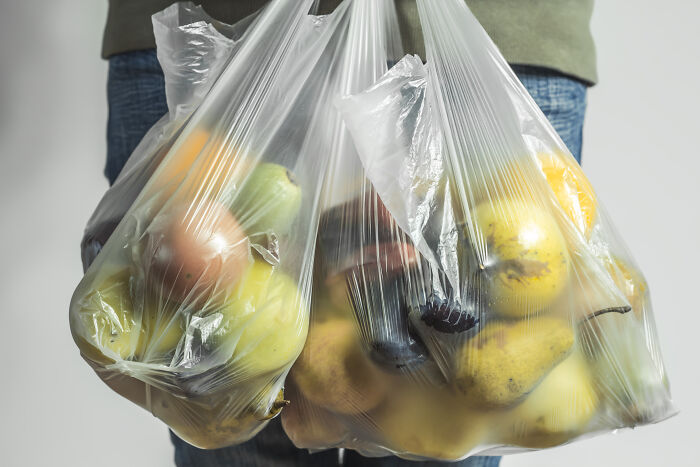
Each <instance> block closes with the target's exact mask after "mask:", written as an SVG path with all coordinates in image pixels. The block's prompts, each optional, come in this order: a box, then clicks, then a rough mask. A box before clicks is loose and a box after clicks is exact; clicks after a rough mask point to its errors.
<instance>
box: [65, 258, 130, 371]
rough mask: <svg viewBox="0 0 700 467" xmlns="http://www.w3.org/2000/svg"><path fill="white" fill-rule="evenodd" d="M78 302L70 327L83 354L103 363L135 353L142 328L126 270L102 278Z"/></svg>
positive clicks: (128, 356) (127, 357)
mask: <svg viewBox="0 0 700 467" xmlns="http://www.w3.org/2000/svg"><path fill="white" fill-rule="evenodd" d="M78 306H79V309H78V310H77V312H76V313H74V314H72V316H71V319H72V320H73V322H72V323H71V330H72V332H73V334H74V337H75V340H76V343H77V344H78V347H79V348H80V350H81V351H82V352H83V353H84V354H85V355H86V356H88V357H89V358H91V359H93V360H95V361H98V362H105V363H106V362H110V361H117V360H126V359H130V358H132V357H133V356H134V355H135V354H136V353H137V351H138V348H139V342H140V340H141V337H142V334H143V332H142V327H141V323H140V322H139V321H137V320H136V319H135V317H134V306H133V303H132V300H131V295H130V290H129V272H128V270H124V271H121V272H118V273H116V274H113V275H111V276H109V277H107V278H105V279H104V280H102V281H101V282H100V283H99V285H98V286H97V287H95V289H94V290H92V291H91V292H90V293H89V294H87V295H86V296H85V297H84V298H82V299H81V300H80V301H79V302H78Z"/></svg>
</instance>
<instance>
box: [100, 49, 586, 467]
mask: <svg viewBox="0 0 700 467" xmlns="http://www.w3.org/2000/svg"><path fill="white" fill-rule="evenodd" d="M515 70H516V73H517V74H518V76H519V77H520V79H521V81H522V82H523V84H524V85H525V87H526V88H527V89H528V91H530V93H531V94H532V96H533V98H534V99H535V101H536V102H537V104H538V105H539V106H540V108H541V109H542V110H543V111H544V113H545V115H546V116H547V118H549V120H550V121H551V122H552V124H553V125H554V128H555V129H556V130H557V131H558V132H559V134H560V135H561V137H562V139H563V140H564V142H565V143H566V145H567V146H568V147H569V149H570V150H571V152H572V153H573V154H574V156H575V157H576V158H577V160H580V156H581V134H582V128H583V116H584V113H585V109H586V87H585V85H583V84H581V83H579V82H577V81H575V80H572V79H569V78H567V77H564V76H561V75H557V74H554V73H553V72H551V71H549V70H544V69H538V68H531V67H515ZM107 89H108V100H109V123H108V131H107V164H106V166H105V175H106V176H107V178H108V179H109V182H110V184H111V183H113V182H114V180H115V179H116V178H117V175H119V172H120V171H121V169H122V167H123V166H124V164H125V163H126V160H127V159H128V157H129V155H131V153H132V151H133V150H134V148H135V147H136V145H137V144H138V143H139V141H140V140H141V138H142V137H143V135H144V134H145V133H146V131H148V129H149V128H150V127H151V126H152V125H153V124H155V123H156V121H158V119H160V117H162V116H163V115H164V114H165V113H166V112H167V106H166V101H165V88H164V80H163V72H162V71H161V69H160V65H159V64H158V60H157V59H156V54H155V51H153V50H148V51H139V52H130V53H126V54H121V55H117V56H114V57H112V58H111V59H110V61H109V82H108V85H107ZM171 439H172V441H173V444H174V446H175V464H176V465H177V466H178V467H224V466H230V467H234V466H235V467H239V466H241V467H257V466H265V467H267V466H275V467H285V466H288V467H302V466H303V467H314V466H317V467H327V466H332V465H338V452H337V451H336V450H330V451H325V452H320V453H316V454H309V453H308V452H307V451H306V450H302V449H297V448H295V447H294V445H293V444H292V443H291V442H290V441H289V440H288V439H287V437H286V435H285V434H284V431H283V430H282V426H281V424H280V421H279V418H277V419H275V420H272V422H270V424H269V425H268V426H267V427H266V428H265V429H264V430H263V431H262V432H261V433H260V434H258V436H256V437H255V438H253V439H252V440H250V441H248V442H246V443H243V444H240V445H238V446H232V447H229V448H224V449H216V450H211V451H205V450H201V449H197V448H195V447H192V446H190V445H189V444H187V443H185V442H184V441H182V440H181V439H179V438H178V437H177V436H175V435H174V434H172V433H171ZM499 462H500V458H499V457H478V456H477V457H472V458H469V459H467V460H464V461H461V462H457V463H454V464H452V465H456V466H460V467H497V466H498V465H499ZM344 465H346V466H357V467H360V466H362V467H372V466H375V467H404V466H405V467H410V466H424V467H428V466H439V465H443V463H440V462H410V461H405V460H401V459H398V458H396V457H382V458H365V457H362V456H360V455H359V454H357V453H355V452H354V451H346V452H345V458H344Z"/></svg>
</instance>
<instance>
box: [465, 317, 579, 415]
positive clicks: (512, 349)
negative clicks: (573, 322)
mask: <svg viewBox="0 0 700 467" xmlns="http://www.w3.org/2000/svg"><path fill="white" fill-rule="evenodd" d="M573 343H574V333H573V330H572V329H571V328H570V327H569V325H568V324H567V323H566V322H564V321H562V320H559V319H556V318H550V317H541V318H531V319H527V320H522V321H515V322H513V321H492V322H490V323H488V324H487V325H485V326H484V327H483V328H482V329H481V331H479V333H478V334H477V335H476V336H474V337H473V338H472V339H470V340H468V341H467V342H466V343H465V345H464V348H463V349H462V350H461V352H460V353H459V354H458V361H457V375H456V378H455V383H456V386H457V388H458V389H459V390H460V391H461V392H462V394H464V395H465V396H467V398H468V399H469V400H470V401H471V402H472V403H473V404H474V405H475V406H478V407H506V406H509V405H512V404H514V403H516V402H518V401H519V400H520V399H521V398H522V397H523V396H525V395H526V394H527V393H529V392H530V391H532V389H533V388H534V387H535V385H537V383H539V381H540V380H541V379H542V378H543V377H544V376H545V375H546V374H547V373H548V372H549V371H550V370H551V369H552V368H553V367H554V366H555V365H556V364H557V363H559V362H560V361H561V360H562V359H564V357H565V356H566V355H567V354H568V353H569V351H570V350H571V347H572V345H573Z"/></svg>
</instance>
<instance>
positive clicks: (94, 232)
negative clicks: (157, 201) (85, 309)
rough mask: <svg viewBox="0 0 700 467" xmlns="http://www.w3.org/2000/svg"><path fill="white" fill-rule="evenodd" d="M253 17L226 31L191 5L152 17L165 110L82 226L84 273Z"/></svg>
mask: <svg viewBox="0 0 700 467" xmlns="http://www.w3.org/2000/svg"><path fill="white" fill-rule="evenodd" d="M256 17H257V15H252V16H251V17H249V18H245V19H243V20H241V21H240V22H238V23H236V24H235V25H233V26H229V25H226V24H223V23H220V22H217V21H216V20H214V19H212V18H211V17H209V16H208V15H207V14H206V12H205V11H204V10H203V9H202V7H201V6H195V5H194V4H193V3H192V2H181V3H174V4H173V5H171V6H170V7H168V8H166V9H165V10H163V11H161V12H159V13H156V14H155V15H153V26H154V28H153V29H154V31H153V32H154V36H155V39H156V46H157V53H158V59H159V62H160V65H161V68H162V69H163V75H164V79H165V93H166V99H167V103H168V109H169V111H168V113H167V114H166V115H164V116H163V117H162V118H161V119H160V120H159V121H158V122H157V123H156V124H155V125H154V126H153V127H152V128H151V129H150V130H149V131H148V132H147V133H146V135H145V136H144V138H143V140H142V141H141V142H140V144H139V145H138V146H137V147H136V148H135V149H134V152H133V153H132V154H131V156H130V157H129V159H128V160H127V162H126V164H125V166H124V169H123V170H122V171H121V173H120V174H119V176H118V177H117V179H116V180H115V183H114V185H113V186H112V187H110V189H109V190H108V191H107V192H106V193H105V195H104V197H103V198H102V200H101V201H100V203H99V204H98V206H97V207H96V208H95V211H94V213H93V214H92V216H91V218H90V220H89V221H88V224H87V226H86V227H85V233H84V236H83V240H82V243H81V255H82V259H83V268H84V269H87V268H88V266H90V264H91V263H92V261H94V259H95V257H96V256H97V254H98V253H99V252H100V250H101V249H102V247H103V246H104V244H105V243H106V241H107V239H108V238H109V236H110V235H111V234H112V232H113V231H114V229H115V228H116V226H117V225H118V224H119V221H120V220H121V219H122V218H123V217H124V214H125V213H126V211H127V210H128V209H129V207H131V204H132V203H133V202H134V200H135V199H136V197H137V196H138V194H139V193H140V192H141V190H142V189H143V187H144V185H145V184H146V182H147V181H148V179H149V178H150V177H151V175H153V172H154V170H155V169H156V168H157V167H158V164H160V162H161V161H162V160H163V157H164V156H165V154H167V152H168V150H169V149H170V146H172V143H173V142H174V140H175V138H176V137H177V136H178V134H179V132H180V131H181V130H182V127H183V125H184V123H185V122H186V121H187V118H188V117H189V116H190V115H191V114H192V111H193V110H194V109H195V108H196V107H197V106H198V105H199V103H200V102H201V100H202V98H203V97H204V96H205V95H206V93H207V91H208V90H209V89H210V88H211V85H212V84H213V83H214V81H216V78H218V76H219V74H220V73H221V70H222V69H223V68H224V66H225V65H226V63H227V62H228V60H230V57H231V56H233V55H234V54H235V52H236V51H237V50H238V48H239V47H240V45H241V44H242V42H243V37H244V35H245V32H246V31H247V30H248V28H249V26H250V25H251V24H252V23H253V21H254V19H255V18H256ZM192 152H194V151H192ZM190 156H191V157H195V156H196V154H193V155H192V154H191V155H190ZM185 157H186V156H185ZM183 165H184V162H183Z"/></svg>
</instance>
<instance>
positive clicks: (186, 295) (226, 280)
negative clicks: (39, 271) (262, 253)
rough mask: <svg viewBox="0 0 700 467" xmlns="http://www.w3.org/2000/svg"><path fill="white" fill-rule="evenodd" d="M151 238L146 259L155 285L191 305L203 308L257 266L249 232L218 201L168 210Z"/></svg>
mask: <svg viewBox="0 0 700 467" xmlns="http://www.w3.org/2000/svg"><path fill="white" fill-rule="evenodd" d="M146 234H147V243H146V245H147V246H146V248H145V249H144V252H143V258H144V262H145V263H146V264H147V265H148V266H150V268H149V270H148V271H147V272H148V275H149V279H150V281H151V283H152V286H153V287H156V288H158V287H160V289H161V290H162V295H163V296H165V297H169V298H174V299H176V300H180V301H183V302H185V303H186V304H196V305H197V306H198V307H199V306H201V305H202V304H204V303H206V302H208V301H209V300H210V299H212V298H215V297H217V296H221V295H222V292H225V291H226V290H227V289H228V288H229V287H230V286H232V285H233V284H235V283H236V282H237V281H238V279H239V278H240V276H241V275H242V274H243V272H244V271H245V269H246V267H247V266H248V265H249V263H250V261H251V260H250V254H249V249H248V239H247V238H246V236H245V233H244V232H243V229H241V227H240V226H239V224H238V222H237V221H236V219H235V218H234V217H233V216H232V215H231V213H230V212H229V211H228V209H226V207H224V206H223V205H221V204H219V203H216V202H208V201H204V202H199V203H193V204H192V205H189V204H187V205H181V206H177V207H174V208H173V209H171V210H166V211H165V212H163V213H161V214H160V215H159V216H158V217H156V219H154V221H153V223H152V224H151V225H150V226H149V228H148V230H147V232H146Z"/></svg>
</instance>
